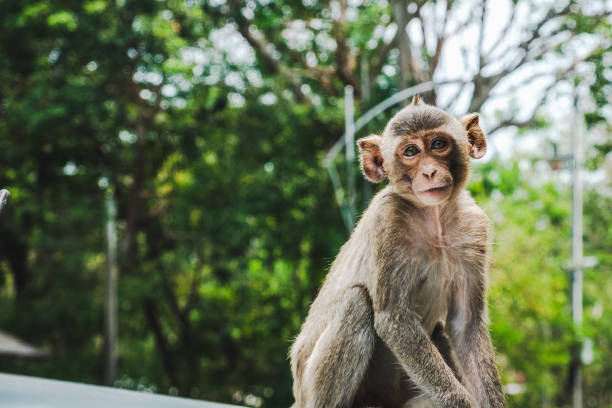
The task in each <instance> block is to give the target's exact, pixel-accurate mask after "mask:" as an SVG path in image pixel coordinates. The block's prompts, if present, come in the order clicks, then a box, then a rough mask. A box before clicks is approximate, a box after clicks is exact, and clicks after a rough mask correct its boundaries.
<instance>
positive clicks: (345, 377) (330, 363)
mask: <svg viewBox="0 0 612 408" xmlns="http://www.w3.org/2000/svg"><path fill="white" fill-rule="evenodd" d="M336 307H337V310H336V313H333V314H332V315H333V316H334V318H333V320H332V321H330V322H328V324H327V327H326V328H325V330H324V331H323V333H322V334H321V336H320V337H319V339H318V340H317V342H316V344H315V346H314V349H313V350H312V354H311V355H310V357H309V358H308V361H307V362H306V367H305V369H304V376H303V378H302V381H301V383H302V386H303V390H302V391H303V392H302V393H301V398H300V399H302V401H298V402H296V404H295V407H299V408H323V407H325V408H335V407H336V408H341V407H348V406H350V405H351V403H352V402H353V399H354V398H355V394H356V393H357V390H358V387H359V385H360V384H361V382H362V380H363V377H364V375H365V372H366V370H367V369H368V365H369V363H370V360H371V358H372V354H373V350H374V345H375V341H376V334H375V332H374V316H373V315H374V314H373V312H372V303H371V300H370V297H369V295H368V292H367V290H366V289H365V288H364V287H362V286H353V287H351V288H350V289H348V290H347V291H346V292H345V293H344V294H343V295H342V298H341V299H340V300H339V302H338V303H337V304H336ZM296 398H298V396H296Z"/></svg>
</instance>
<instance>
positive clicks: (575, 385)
mask: <svg viewBox="0 0 612 408" xmlns="http://www.w3.org/2000/svg"><path fill="white" fill-rule="evenodd" d="M575 107H576V123H575V126H574V131H573V132H572V133H573V135H572V145H573V151H574V166H573V169H572V170H573V171H572V320H573V322H574V325H575V327H576V328H579V327H580V326H581V325H582V264H583V259H582V175H581V170H582V161H583V145H582V144H583V129H584V127H583V126H584V119H583V118H582V115H581V113H580V110H579V106H578V97H577V96H576V100H575ZM581 349H582V341H580V343H579V344H578V346H577V347H576V350H574V356H572V358H573V364H572V408H582V367H581V366H582V362H581V360H580V352H581Z"/></svg>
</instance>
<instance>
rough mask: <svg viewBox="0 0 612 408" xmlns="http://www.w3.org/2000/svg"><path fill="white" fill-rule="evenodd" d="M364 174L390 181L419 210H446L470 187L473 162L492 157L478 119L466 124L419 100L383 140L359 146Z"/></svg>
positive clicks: (389, 128)
mask: <svg viewBox="0 0 612 408" xmlns="http://www.w3.org/2000/svg"><path fill="white" fill-rule="evenodd" d="M357 143H358V145H359V150H360V152H361V168H362V170H363V173H364V175H365V177H366V178H367V179H368V180H370V181H371V182H373V183H379V182H381V181H383V180H384V179H385V178H388V179H389V182H390V183H391V185H392V187H393V189H394V191H395V192H396V193H398V194H400V195H401V196H402V197H404V198H406V199H408V200H410V201H411V202H413V203H414V204H416V205H418V206H432V205H438V204H442V203H444V202H445V201H447V200H449V199H452V198H454V197H455V196H456V195H457V194H458V193H459V192H460V191H461V190H462V189H463V188H464V187H465V184H466V182H467V179H468V173H469V157H470V156H471V157H473V158H475V159H479V158H481V157H483V156H484V155H485V153H486V151H487V142H486V139H485V134H484V132H483V131H482V130H481V129H480V126H479V124H478V115H477V114H475V113H471V114H468V115H466V116H464V117H463V118H461V119H460V120H459V119H457V118H455V117H453V116H451V115H449V114H447V113H446V112H444V111H443V110H441V109H438V108H436V107H435V106H431V105H427V104H426V103H424V102H422V101H421V100H420V99H419V97H418V96H415V97H414V98H413V100H412V103H411V104H410V105H409V106H407V107H406V108H404V109H402V110H401V111H399V112H398V113H397V114H396V115H395V116H394V117H393V118H392V119H391V121H389V123H388V124H387V126H386V127H385V130H384V132H383V134H382V136H378V135H370V136H367V137H364V138H362V139H359V140H358V141H357Z"/></svg>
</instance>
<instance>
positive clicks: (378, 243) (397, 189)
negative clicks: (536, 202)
mask: <svg viewBox="0 0 612 408" xmlns="http://www.w3.org/2000/svg"><path fill="white" fill-rule="evenodd" d="M358 145H359V150H360V152H361V167H362V171H363V173H364V175H365V177H366V178H367V179H368V180H370V181H372V182H374V183H378V182H381V181H383V180H384V179H388V180H389V183H388V185H387V186H386V187H385V188H383V189H382V190H381V191H380V192H379V193H378V194H376V196H375V197H374V198H373V199H372V201H371V203H370V205H369V207H368V209H367V210H366V211H365V213H364V214H363V216H362V218H361V220H360V221H359V224H358V225H357V227H356V228H355V230H354V231H353V233H352V234H351V237H350V239H349V240H348V242H346V244H344V246H343V247H342V249H341V250H340V253H339V254H338V256H337V257H336V260H335V261H334V263H333V265H332V267H331V269H330V271H329V273H328V275H327V277H326V279H325V282H324V284H323V286H322V287H321V290H320V291H319V294H318V296H317V298H316V299H315V301H314V302H313V304H312V306H311V308H310V311H309V314H308V317H307V318H306V321H305V322H304V324H303V326H302V329H301V332H300V334H299V335H298V337H297V338H296V340H295V342H294V344H293V346H292V348H291V369H292V373H293V377H294V386H293V392H294V396H295V404H294V407H295V408H331V407H384V408H395V407H398V408H399V407H406V406H410V404H411V402H410V401H413V402H414V401H417V400H419V401H422V400H424V399H425V400H429V403H432V404H433V405H434V406H436V407H446V408H462V407H466V408H467V407H482V408H488V407H495V408H498V407H504V406H505V401H504V395H503V392H502V387H501V382H500V379H499V374H498V372H497V369H496V366H495V362H494V352H493V347H492V345H491V339H490V337H489V331H488V327H487V303H486V289H487V267H488V250H489V249H488V247H489V243H488V230H489V220H488V218H487V216H486V215H485V214H484V212H483V211H482V210H481V209H480V208H479V207H478V206H477V205H476V204H475V202H474V200H473V199H472V198H471V197H470V195H469V193H468V192H467V191H466V190H465V185H466V183H467V180H468V176H469V157H472V158H474V159H479V158H481V157H483V156H484V154H485V153H486V139H485V135H484V132H483V131H482V130H481V128H480V126H479V124H478V115H476V114H468V115H466V116H465V117H463V118H462V119H457V118H455V117H453V116H451V115H449V114H447V113H446V112H444V111H442V110H440V109H438V108H436V107H434V106H431V105H427V104H425V103H423V102H422V101H421V100H420V99H419V98H418V96H417V97H415V98H414V99H413V101H412V103H411V104H410V105H409V106H407V107H405V108H404V109H402V110H401V111H400V112H398V113H397V114H396V115H395V116H394V117H393V118H392V119H391V121H390V122H389V123H388V124H387V126H386V127H385V130H384V132H383V134H382V135H381V136H377V135H371V136H368V137H365V138H362V139H360V140H358Z"/></svg>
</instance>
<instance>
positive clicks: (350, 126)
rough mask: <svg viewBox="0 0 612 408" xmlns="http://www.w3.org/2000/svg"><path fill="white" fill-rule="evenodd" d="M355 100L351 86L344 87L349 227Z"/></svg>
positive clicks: (351, 206) (353, 161)
mask: <svg viewBox="0 0 612 408" xmlns="http://www.w3.org/2000/svg"><path fill="white" fill-rule="evenodd" d="M354 119H355V100H354V99H353V87H352V86H350V85H347V86H346V87H344V127H345V128H346V132H345V134H344V135H345V140H344V142H345V152H346V177H347V181H348V183H347V191H348V192H347V196H348V208H349V211H350V213H351V217H350V219H351V229H352V227H353V225H354V222H353V216H354V208H355V120H354Z"/></svg>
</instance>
